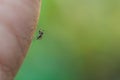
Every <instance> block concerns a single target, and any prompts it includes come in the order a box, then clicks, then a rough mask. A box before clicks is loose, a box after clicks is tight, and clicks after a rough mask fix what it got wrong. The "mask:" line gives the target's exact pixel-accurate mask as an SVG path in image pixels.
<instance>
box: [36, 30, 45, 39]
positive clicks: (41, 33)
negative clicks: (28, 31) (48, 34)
mask: <svg viewBox="0 0 120 80" xmlns="http://www.w3.org/2000/svg"><path fill="white" fill-rule="evenodd" d="M43 34H44V32H43V31H42V30H39V35H38V37H37V40H40V39H42V37H43Z"/></svg>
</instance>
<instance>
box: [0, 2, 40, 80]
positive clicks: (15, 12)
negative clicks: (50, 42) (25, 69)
mask: <svg viewBox="0 0 120 80" xmlns="http://www.w3.org/2000/svg"><path fill="white" fill-rule="evenodd" d="M40 3H41V2H40V0H0V80H13V79H14V77H15V75H16V73H17V72H18V70H19V68H20V66H21V64H22V62H23V60H24V58H25V55H26V53H27V51H28V48H29V46H30V43H31V41H32V36H33V33H34V31H35V26H36V24H37V21H38V17H39V12H40V10H39V8H40Z"/></svg>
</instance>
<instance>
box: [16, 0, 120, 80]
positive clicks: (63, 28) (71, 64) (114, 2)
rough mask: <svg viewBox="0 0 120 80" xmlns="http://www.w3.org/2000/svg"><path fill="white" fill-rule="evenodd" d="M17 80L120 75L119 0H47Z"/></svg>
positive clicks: (118, 79) (105, 79) (101, 79)
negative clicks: (41, 31) (35, 38)
mask: <svg viewBox="0 0 120 80" xmlns="http://www.w3.org/2000/svg"><path fill="white" fill-rule="evenodd" d="M40 15H41V16H40V20H39V23H38V27H37V31H36V33H35V35H36V36H37V35H38V30H39V29H40V28H41V29H43V30H44V36H43V39H42V40H33V42H32V44H31V47H30V49H29V52H28V55H27V57H26V59H25V62H24V64H23V65H22V67H21V69H20V71H19V73H18V75H17V76H16V79H15V80H120V0H42V9H41V14H40Z"/></svg>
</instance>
